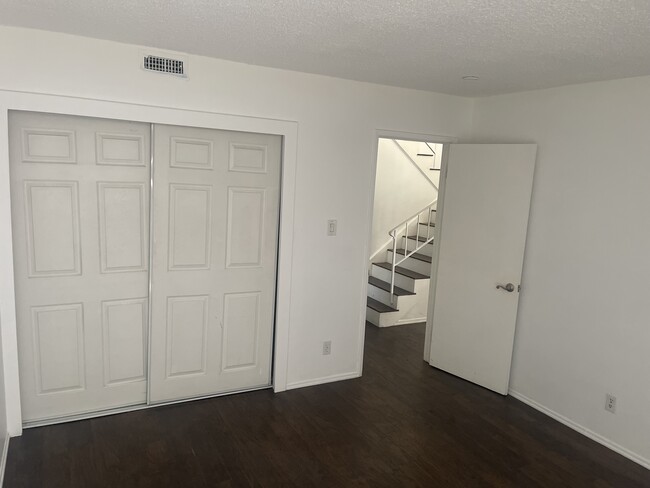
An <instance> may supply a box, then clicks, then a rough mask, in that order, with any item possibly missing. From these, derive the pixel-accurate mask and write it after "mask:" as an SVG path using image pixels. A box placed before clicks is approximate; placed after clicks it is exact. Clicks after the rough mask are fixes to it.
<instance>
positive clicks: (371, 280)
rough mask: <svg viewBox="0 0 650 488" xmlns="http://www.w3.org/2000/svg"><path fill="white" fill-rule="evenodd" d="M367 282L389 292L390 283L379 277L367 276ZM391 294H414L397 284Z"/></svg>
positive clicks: (399, 295)
mask: <svg viewBox="0 0 650 488" xmlns="http://www.w3.org/2000/svg"><path fill="white" fill-rule="evenodd" d="M368 283H370V284H371V285H374V286H376V287H377V288H381V289H382V290H384V291H387V292H390V283H387V282H385V281H383V280H380V279H379V278H375V277H374V276H369V277H368ZM393 294H394V295H397V296H398V297H401V296H405V295H415V293H413V292H412V291H408V290H405V289H404V288H400V287H398V286H395V287H393Z"/></svg>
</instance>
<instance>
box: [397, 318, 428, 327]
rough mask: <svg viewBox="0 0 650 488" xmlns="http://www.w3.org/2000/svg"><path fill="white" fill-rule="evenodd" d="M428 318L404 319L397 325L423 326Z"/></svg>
mask: <svg viewBox="0 0 650 488" xmlns="http://www.w3.org/2000/svg"><path fill="white" fill-rule="evenodd" d="M426 321H427V317H426V316H424V317H415V318H413V319H402V320H398V321H397V323H396V324H395V325H410V324H421V323H422V322H426Z"/></svg>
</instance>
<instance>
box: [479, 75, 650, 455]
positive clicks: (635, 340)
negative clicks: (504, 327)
mask: <svg viewBox="0 0 650 488" xmlns="http://www.w3.org/2000/svg"><path fill="white" fill-rule="evenodd" d="M474 132H475V134H474V139H475V141H476V142H535V143H537V144H538V145H539V151H538V159H537V167H536V172H535V182H534V187H533V199H532V207H531V216H530V223H529V234H528V243H527V249H526V258H525V263H524V274H523V288H522V293H521V301H520V307H519V316H518V323H517V333H516V339H515V351H514V358H513V369H512V378H511V388H512V389H513V390H514V391H515V392H517V393H518V394H520V395H523V396H524V397H526V398H527V399H529V400H532V401H534V402H537V403H538V404H539V405H538V407H540V406H541V407H542V408H546V409H549V410H550V411H552V412H551V413H553V412H554V413H555V414H559V415H560V416H563V417H565V419H564V420H565V421H567V422H569V423H573V424H574V427H575V426H576V425H575V424H577V425H578V426H581V427H583V428H586V429H588V430H589V431H590V432H588V433H590V435H592V436H594V437H596V438H599V436H601V438H600V440H603V438H604V439H608V440H611V441H612V442H613V443H615V444H618V445H619V446H620V447H619V450H621V449H624V450H627V451H624V452H626V453H627V454H628V455H630V456H631V457H635V456H636V458H637V460H639V461H640V462H642V463H644V464H645V465H646V466H648V467H650V191H649V187H650V77H643V78H633V79H626V80H618V81H611V82H604V83H593V84H583V85H575V86H569V87H564V88H557V89H551V90H543V91H534V92H528V93H520V94H513V95H504V96H496V97H491V98H484V99H478V100H476V102H475V114H474ZM606 393H611V394H613V395H615V396H616V397H617V399H618V405H617V412H616V414H614V415H612V414H611V413H608V412H606V411H605V410H604V405H605V394H606ZM614 447H616V446H614ZM640 458H643V459H640Z"/></svg>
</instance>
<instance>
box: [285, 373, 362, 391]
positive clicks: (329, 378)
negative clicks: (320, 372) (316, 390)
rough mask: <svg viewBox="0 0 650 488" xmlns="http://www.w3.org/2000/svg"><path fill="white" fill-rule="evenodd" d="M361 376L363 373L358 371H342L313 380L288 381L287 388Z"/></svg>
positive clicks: (291, 388)
mask: <svg viewBox="0 0 650 488" xmlns="http://www.w3.org/2000/svg"><path fill="white" fill-rule="evenodd" d="M360 376H361V375H360V374H359V372H358V371H354V372H352V373H342V374H333V375H331V376H323V377H321V378H315V379H312V380H303V381H294V382H293V383H287V390H293V389H296V388H304V387H306V386H316V385H323V384H325V383H333V382H335V381H343V380H352V379H354V378H359V377H360Z"/></svg>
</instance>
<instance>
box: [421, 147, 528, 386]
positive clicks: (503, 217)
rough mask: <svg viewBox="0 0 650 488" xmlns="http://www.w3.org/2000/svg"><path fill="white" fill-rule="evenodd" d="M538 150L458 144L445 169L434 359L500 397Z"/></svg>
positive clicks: (433, 329) (433, 311) (507, 372)
mask: <svg viewBox="0 0 650 488" xmlns="http://www.w3.org/2000/svg"><path fill="white" fill-rule="evenodd" d="M536 152H537V146H536V145H535V144H452V145H451V146H450V150H449V154H448V159H447V164H446V171H445V172H444V174H443V177H444V182H443V183H442V186H443V188H444V190H443V191H444V192H443V193H442V195H441V197H442V202H441V204H440V205H439V211H438V224H437V225H438V226H439V228H438V229H437V236H436V238H437V239H438V243H437V244H438V246H437V247H438V249H437V251H438V256H437V266H436V264H434V272H435V276H434V279H433V280H432V291H431V293H432V306H431V314H430V320H429V324H430V327H431V345H430V355H429V363H430V364H431V366H434V367H436V368H439V369H442V370H444V371H447V372H449V373H451V374H454V375H456V376H459V377H461V378H464V379H466V380H468V381H471V382H473V383H476V384H478V385H480V386H483V387H485V388H488V389H490V390H493V391H495V392H498V393H501V394H502V395H505V394H507V393H508V383H509V380H510V363H511V360H512V347H513V341H514V334H515V321H516V318H517V306H518V303H519V289H520V280H521V271H522V265H523V259H524V247H525V243H526V230H527V227H528V212H529V208H530V197H531V190H532V182H533V170H534V167H535V156H536ZM434 259H435V258H434Z"/></svg>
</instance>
